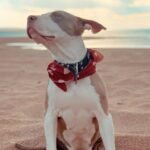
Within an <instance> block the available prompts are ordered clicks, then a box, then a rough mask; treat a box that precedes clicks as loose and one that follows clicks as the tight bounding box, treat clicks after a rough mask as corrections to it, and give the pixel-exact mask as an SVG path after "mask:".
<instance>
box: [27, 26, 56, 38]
mask: <svg viewBox="0 0 150 150" xmlns="http://www.w3.org/2000/svg"><path fill="white" fill-rule="evenodd" d="M27 35H28V37H29V38H30V39H36V38H38V37H41V38H43V39H45V40H52V39H55V36H53V35H50V36H49V35H48V36H47V35H42V34H41V33H39V32H38V31H36V30H35V29H33V28H31V27H28V28H27Z"/></svg>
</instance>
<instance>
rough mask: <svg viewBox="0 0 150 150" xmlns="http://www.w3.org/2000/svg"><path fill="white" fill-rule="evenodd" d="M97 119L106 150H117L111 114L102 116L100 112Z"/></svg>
mask: <svg viewBox="0 0 150 150" xmlns="http://www.w3.org/2000/svg"><path fill="white" fill-rule="evenodd" d="M96 117H97V120H98V125H99V129H100V134H101V137H102V140H103V143H104V147H105V150H115V136H114V127H113V120H112V116H111V114H108V115H102V114H101V112H100V111H98V112H97V113H96Z"/></svg>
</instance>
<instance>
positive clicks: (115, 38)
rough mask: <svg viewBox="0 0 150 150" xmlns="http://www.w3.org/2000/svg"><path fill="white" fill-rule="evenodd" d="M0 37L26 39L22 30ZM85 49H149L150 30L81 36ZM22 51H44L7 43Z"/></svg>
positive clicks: (1, 32) (2, 33) (39, 47)
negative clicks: (18, 47) (19, 47)
mask: <svg viewBox="0 0 150 150" xmlns="http://www.w3.org/2000/svg"><path fill="white" fill-rule="evenodd" d="M1 37H27V35H26V31H25V30H23V29H19V30H18V29H0V38H1ZM83 38H84V43H85V45H86V47H92V48H150V29H133V30H132V29H130V30H106V31H102V32H100V33H98V34H92V33H90V32H87V31H86V32H85V33H84V34H83ZM8 45H11V46H21V47H22V48H24V49H26V48H27V49H29V48H31V49H35V50H45V48H44V47H43V46H42V45H37V44H35V43H8Z"/></svg>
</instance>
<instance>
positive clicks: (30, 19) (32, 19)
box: [28, 15, 37, 22]
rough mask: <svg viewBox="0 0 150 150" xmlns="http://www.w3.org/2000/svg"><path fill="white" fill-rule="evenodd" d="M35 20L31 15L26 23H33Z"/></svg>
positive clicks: (35, 17)
mask: <svg viewBox="0 0 150 150" xmlns="http://www.w3.org/2000/svg"><path fill="white" fill-rule="evenodd" d="M35 20H37V16H33V15H31V16H29V17H28V21H29V22H33V21H35Z"/></svg>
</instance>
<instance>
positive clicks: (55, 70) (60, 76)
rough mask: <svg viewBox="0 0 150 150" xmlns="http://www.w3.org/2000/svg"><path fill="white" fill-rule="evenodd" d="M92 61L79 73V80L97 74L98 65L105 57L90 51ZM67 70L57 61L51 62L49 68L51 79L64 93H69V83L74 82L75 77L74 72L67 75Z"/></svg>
mask: <svg viewBox="0 0 150 150" xmlns="http://www.w3.org/2000/svg"><path fill="white" fill-rule="evenodd" d="M88 51H89V53H90V55H91V60H90V61H89V63H88V65H87V66H86V67H85V68H84V69H83V70H82V71H81V72H80V73H79V75H78V78H77V80H80V79H82V78H85V77H88V76H90V75H92V74H94V73H95V72H96V63H97V62H99V61H101V60H102V59H103V55H102V54H101V53H100V52H98V51H96V50H92V49H88ZM65 69H67V68H64V67H63V66H62V65H60V64H59V63H58V62H57V61H56V60H54V61H53V62H51V63H50V64H49V65H48V67H47V71H48V75H49V77H50V79H51V80H52V81H53V82H54V83H55V84H56V85H57V86H58V87H59V88H60V89H62V90H63V91H65V92H66V91H67V85H66V82H67V81H71V80H72V81H73V80H74V76H73V74H72V72H70V71H69V70H68V72H69V73H65Z"/></svg>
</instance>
